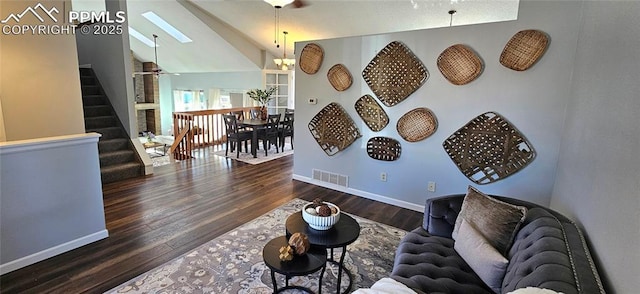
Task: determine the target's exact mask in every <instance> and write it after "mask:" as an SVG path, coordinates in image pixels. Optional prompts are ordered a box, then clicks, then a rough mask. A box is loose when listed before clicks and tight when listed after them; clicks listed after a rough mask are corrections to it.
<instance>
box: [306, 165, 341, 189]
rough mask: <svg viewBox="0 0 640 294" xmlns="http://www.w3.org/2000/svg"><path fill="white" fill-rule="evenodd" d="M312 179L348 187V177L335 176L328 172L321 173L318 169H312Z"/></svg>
mask: <svg viewBox="0 0 640 294" xmlns="http://www.w3.org/2000/svg"><path fill="white" fill-rule="evenodd" d="M312 173H313V179H314V180H318V181H321V182H326V183H331V184H334V185H338V186H342V187H348V186H349V177H347V176H345V175H341V174H336V173H332V172H328V171H323V170H319V169H313V170H312Z"/></svg>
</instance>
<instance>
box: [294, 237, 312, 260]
mask: <svg viewBox="0 0 640 294" xmlns="http://www.w3.org/2000/svg"><path fill="white" fill-rule="evenodd" d="M289 246H291V247H293V249H294V252H295V254H297V255H303V254H305V253H307V251H309V247H310V246H311V244H309V238H307V235H305V234H303V233H293V235H291V238H289Z"/></svg>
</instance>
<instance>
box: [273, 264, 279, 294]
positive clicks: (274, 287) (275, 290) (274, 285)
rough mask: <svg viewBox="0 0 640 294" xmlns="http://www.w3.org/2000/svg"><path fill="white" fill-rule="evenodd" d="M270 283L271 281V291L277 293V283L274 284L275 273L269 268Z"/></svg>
mask: <svg viewBox="0 0 640 294" xmlns="http://www.w3.org/2000/svg"><path fill="white" fill-rule="evenodd" d="M271 283H273V293H274V294H275V293H278V284H276V275H275V273H274V272H273V270H271Z"/></svg>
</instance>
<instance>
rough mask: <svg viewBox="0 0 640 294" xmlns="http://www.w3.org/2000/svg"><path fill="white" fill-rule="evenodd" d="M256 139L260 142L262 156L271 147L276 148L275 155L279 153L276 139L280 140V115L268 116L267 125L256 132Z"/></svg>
mask: <svg viewBox="0 0 640 294" xmlns="http://www.w3.org/2000/svg"><path fill="white" fill-rule="evenodd" d="M258 139H260V140H262V147H263V148H264V155H265V156H267V151H268V150H269V149H270V148H271V145H274V146H276V153H279V152H280V151H279V149H278V139H280V114H269V116H267V125H266V126H265V127H264V128H263V129H261V130H260V131H259V132H258Z"/></svg>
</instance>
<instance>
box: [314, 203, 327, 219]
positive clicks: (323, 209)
mask: <svg viewBox="0 0 640 294" xmlns="http://www.w3.org/2000/svg"><path fill="white" fill-rule="evenodd" d="M316 210H317V212H318V215H319V216H330V215H331V208H330V207H329V205H326V204H323V205H320V206H318V207H317V208H316Z"/></svg>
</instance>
